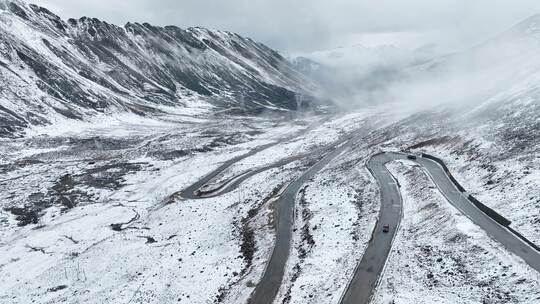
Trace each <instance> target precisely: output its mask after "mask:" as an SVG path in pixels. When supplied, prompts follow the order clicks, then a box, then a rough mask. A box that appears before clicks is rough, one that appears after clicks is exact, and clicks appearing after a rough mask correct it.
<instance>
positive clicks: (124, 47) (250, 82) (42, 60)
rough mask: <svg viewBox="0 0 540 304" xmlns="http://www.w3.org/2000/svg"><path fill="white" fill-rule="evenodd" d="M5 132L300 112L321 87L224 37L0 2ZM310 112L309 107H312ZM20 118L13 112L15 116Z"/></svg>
mask: <svg viewBox="0 0 540 304" xmlns="http://www.w3.org/2000/svg"><path fill="white" fill-rule="evenodd" d="M0 10H1V12H0V34H2V37H1V38H0V45H1V47H0V69H2V75H1V78H2V79H1V80H3V82H4V83H11V84H12V85H10V86H7V88H5V89H4V90H3V91H2V92H1V93H2V94H0V125H2V126H4V129H5V130H4V132H3V133H7V132H8V131H13V128H15V129H21V128H24V127H26V126H28V125H32V124H43V123H48V122H50V121H52V120H54V118H53V117H54V116H61V117H69V118H73V119H84V117H86V116H87V115H92V113H94V112H98V113H102V112H108V111H113V112H114V111H130V112H134V113H137V114H140V115H152V114H153V113H159V112H160V111H161V110H160V107H161V106H181V105H182V104H183V100H184V99H185V98H188V97H189V98H197V99H200V100H201V101H202V102H206V103H210V104H211V105H212V106H214V107H218V108H223V109H229V108H238V107H240V108H242V110H247V111H252V112H260V111H268V110H276V109H277V110H279V111H289V110H296V107H297V102H296V100H297V98H298V96H299V95H301V96H302V98H303V100H311V101H314V100H315V99H316V98H315V97H313V94H311V92H314V91H316V87H315V86H314V85H313V84H311V83H310V82H309V81H308V80H306V79H305V78H304V76H303V75H301V74H300V73H299V72H297V71H296V70H294V68H293V67H292V66H291V65H290V63H289V62H288V61H287V60H286V59H285V58H284V57H282V56H281V55H280V54H279V53H278V52H276V51H274V50H272V49H271V48H269V47H267V46H265V45H263V44H261V43H258V42H255V41H254V40H252V39H250V38H245V37H242V36H240V35H238V34H234V33H231V32H226V31H216V30H209V29H204V28H202V27H190V28H188V29H181V28H179V27H176V26H165V27H160V26H153V25H150V24H148V23H142V24H141V23H136V22H135V23H131V22H128V23H126V24H125V25H124V26H123V27H122V26H118V25H114V24H110V23H107V22H105V21H101V20H99V19H97V18H89V17H81V18H79V19H73V18H71V19H68V20H67V21H64V20H62V19H61V18H60V17H58V16H57V15H55V14H54V13H52V12H51V11H49V10H48V9H46V8H43V7H40V6H37V5H34V4H25V3H24V2H22V1H18V0H17V1H11V0H3V1H1V2H0ZM306 104H307V103H306ZM15 113H17V114H15Z"/></svg>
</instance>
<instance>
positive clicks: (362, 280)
mask: <svg viewBox="0 0 540 304" xmlns="http://www.w3.org/2000/svg"><path fill="white" fill-rule="evenodd" d="M392 160H393V159H392V158H390V157H388V156H387V155H386V154H379V155H376V156H374V157H372V158H371V159H370V160H369V162H368V164H367V166H368V169H369V170H370V172H371V174H373V176H374V177H375V178H376V179H377V182H378V184H379V187H380V189H381V209H380V211H379V220H378V221H377V224H376V226H375V230H374V231H373V235H372V237H371V240H370V241H369V244H368V247H367V249H366V251H365V252H364V255H363V257H362V260H361V261H360V263H359V264H358V266H357V268H356V271H355V273H354V276H353V278H352V280H351V283H350V284H349V286H348V288H347V290H346V291H345V293H344V295H343V297H342V299H341V303H342V304H353V303H354V304H359V303H361V304H363V303H369V302H370V299H371V296H372V294H373V291H374V290H375V288H376V287H377V284H378V281H379V277H380V275H381V273H382V272H383V270H384V265H385V264H386V260H387V259H388V255H389V254H390V252H391V250H392V242H393V240H394V237H395V235H396V232H397V228H398V227H399V223H400V221H401V216H402V205H403V204H402V201H401V196H400V192H399V189H398V185H397V183H396V181H395V179H394V178H393V177H392V175H391V174H390V172H389V171H388V170H387V169H386V166H385V164H386V163H387V162H389V161H392ZM385 224H389V225H390V231H389V232H388V233H384V232H383V226H384V225H385Z"/></svg>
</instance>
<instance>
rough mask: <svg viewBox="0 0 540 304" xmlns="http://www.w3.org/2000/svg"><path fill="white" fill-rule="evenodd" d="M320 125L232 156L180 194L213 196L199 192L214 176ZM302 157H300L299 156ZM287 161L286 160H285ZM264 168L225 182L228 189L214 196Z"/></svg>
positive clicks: (314, 125)
mask: <svg viewBox="0 0 540 304" xmlns="http://www.w3.org/2000/svg"><path fill="white" fill-rule="evenodd" d="M317 125H318V123H313V124H311V125H310V126H309V127H307V128H306V129H304V130H302V131H300V132H298V133H296V134H293V135H291V136H288V137H285V138H283V139H280V140H278V141H276V142H273V143H269V144H266V145H263V146H259V147H257V148H255V149H253V150H251V151H249V152H248V153H246V154H242V155H240V156H237V157H235V158H232V159H230V160H228V161H226V162H224V163H223V164H222V165H221V166H219V167H218V168H217V169H216V170H214V171H212V172H210V173H209V174H208V175H206V176H205V177H203V178H201V179H200V180H198V181H197V182H196V183H194V184H193V185H191V186H189V187H187V188H186V189H184V190H183V191H182V192H180V196H181V197H182V198H185V199H200V198H203V197H204V198H208V197H213V195H211V194H210V195H208V196H204V195H202V196H201V194H200V193H199V189H201V188H202V187H203V186H205V185H206V184H208V183H209V182H210V181H212V180H213V179H214V178H216V177H217V176H218V175H219V174H220V173H222V172H223V171H225V170H226V169H227V168H229V167H230V166H232V165H233V164H235V163H237V162H239V161H241V160H243V159H246V158H248V157H250V156H253V155H255V154H257V153H259V152H261V151H263V150H266V149H268V148H271V147H273V146H276V145H278V144H282V143H284V142H286V141H289V140H291V139H293V138H295V137H299V136H301V135H302V134H305V133H307V132H309V131H310V130H312V129H313V128H315V127H316V126H317ZM298 158H300V157H298ZM284 161H286V160H284ZM292 161H294V160H291V161H289V162H292ZM289 162H286V163H284V164H287V163H289ZM268 167H269V168H270V167H273V166H272V165H271V166H268ZM265 170H268V168H266V169H265ZM263 171H264V170H259V171H258V172H256V173H248V174H249V176H246V177H242V178H241V180H238V181H235V182H234V184H233V185H229V183H225V184H224V185H223V187H226V188H227V190H225V189H223V187H221V188H219V189H217V190H219V191H218V194H216V195H214V196H217V195H221V194H223V193H226V192H227V191H232V190H234V188H235V187H236V186H238V185H239V184H240V183H242V182H243V181H244V180H246V179H247V178H249V177H251V176H253V175H255V174H257V173H260V172H263Z"/></svg>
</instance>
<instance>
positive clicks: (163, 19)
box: [33, 0, 540, 52]
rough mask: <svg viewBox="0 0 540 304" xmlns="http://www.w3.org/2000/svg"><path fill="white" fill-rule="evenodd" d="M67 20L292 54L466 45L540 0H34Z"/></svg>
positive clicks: (538, 7)
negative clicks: (430, 43)
mask: <svg viewBox="0 0 540 304" xmlns="http://www.w3.org/2000/svg"><path fill="white" fill-rule="evenodd" d="M33 2H35V3H36V4H38V5H43V6H46V7H49V8H51V9H52V10H53V11H55V12H56V13H58V14H59V15H61V16H62V17H64V18H68V17H79V16H82V15H86V16H92V17H97V18H100V19H104V20H106V21H109V22H113V23H117V24H124V23H125V22H127V21H138V22H149V23H152V24H156V25H178V26H181V27H189V26H197V25H198V26H205V27H210V28H217V29H224V30H230V31H234V32H238V33H240V34H243V35H247V36H250V37H252V38H254V39H256V40H258V41H261V42H264V43H267V44H269V45H270V46H272V47H275V48H277V49H279V50H282V51H286V52H296V51H310V50H318V49H325V48H329V47H333V46H337V45H346V44H348V43H352V44H354V43H355V42H354V41H349V39H350V37H354V36H355V35H358V34H361V33H373V32H386V31H388V32H395V31H423V30H428V29H429V30H437V31H440V33H441V34H440V35H439V36H440V37H446V38H447V39H452V40H455V41H457V42H458V43H461V44H463V45H466V44H472V43H475V42H477V41H481V40H483V39H485V38H486V37H488V36H490V35H494V34H496V33H498V32H500V31H502V30H504V29H505V28H508V27H510V26H511V25H512V24H514V23H516V22H518V21H520V20H521V19H524V18H526V17H528V16H529V15H532V14H535V13H537V12H540V1H537V0H520V1H519V2H517V1H510V0H506V1H505V0H475V1H470V0H409V1H402V0H378V1H373V0H332V1H329V0H326V1H322V0H295V1H290V0H181V1H174V0H161V1H156V0H77V1H73V0H33Z"/></svg>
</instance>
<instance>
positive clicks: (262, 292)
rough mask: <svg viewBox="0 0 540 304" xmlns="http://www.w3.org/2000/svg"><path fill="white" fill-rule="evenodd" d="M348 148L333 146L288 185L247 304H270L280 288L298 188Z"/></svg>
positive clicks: (279, 205)
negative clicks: (267, 252)
mask: <svg viewBox="0 0 540 304" xmlns="http://www.w3.org/2000/svg"><path fill="white" fill-rule="evenodd" d="M349 147H350V141H346V142H344V143H342V144H340V145H339V146H337V147H336V148H335V149H334V150H333V151H332V152H330V153H328V154H327V155H326V156H325V157H323V158H322V159H321V160H320V161H318V162H317V163H316V164H315V165H313V166H312V167H311V168H309V169H308V170H307V171H306V172H305V173H304V174H303V175H302V176H301V177H299V178H298V179H296V180H295V181H294V182H292V183H291V184H289V186H287V188H286V189H285V191H284V192H283V194H282V195H281V196H280V197H279V201H278V203H277V204H278V208H279V209H278V224H277V234H276V242H275V245H274V250H273V252H272V256H271V257H270V261H269V262H268V264H267V266H266V270H265V272H264V275H263V277H262V279H261V280H260V282H259V284H257V286H256V287H255V290H254V291H253V293H252V294H251V298H250V300H249V303H253V304H271V303H273V302H274V299H275V298H276V295H277V293H278V291H279V288H280V287H281V283H282V281H283V275H284V273H285V266H286V264H287V259H288V258H289V252H290V249H291V248H290V247H291V237H292V227H293V224H294V208H295V202H296V196H297V195H298V192H299V191H300V189H301V188H302V186H303V185H304V184H305V183H306V182H308V181H309V180H310V179H312V178H313V177H314V176H315V174H317V172H319V171H320V170H321V169H323V168H324V167H325V166H326V165H327V164H328V163H329V162H330V161H332V160H333V159H335V158H336V157H337V156H338V155H340V154H341V153H343V152H344V151H345V150H346V149H348V148H349Z"/></svg>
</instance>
